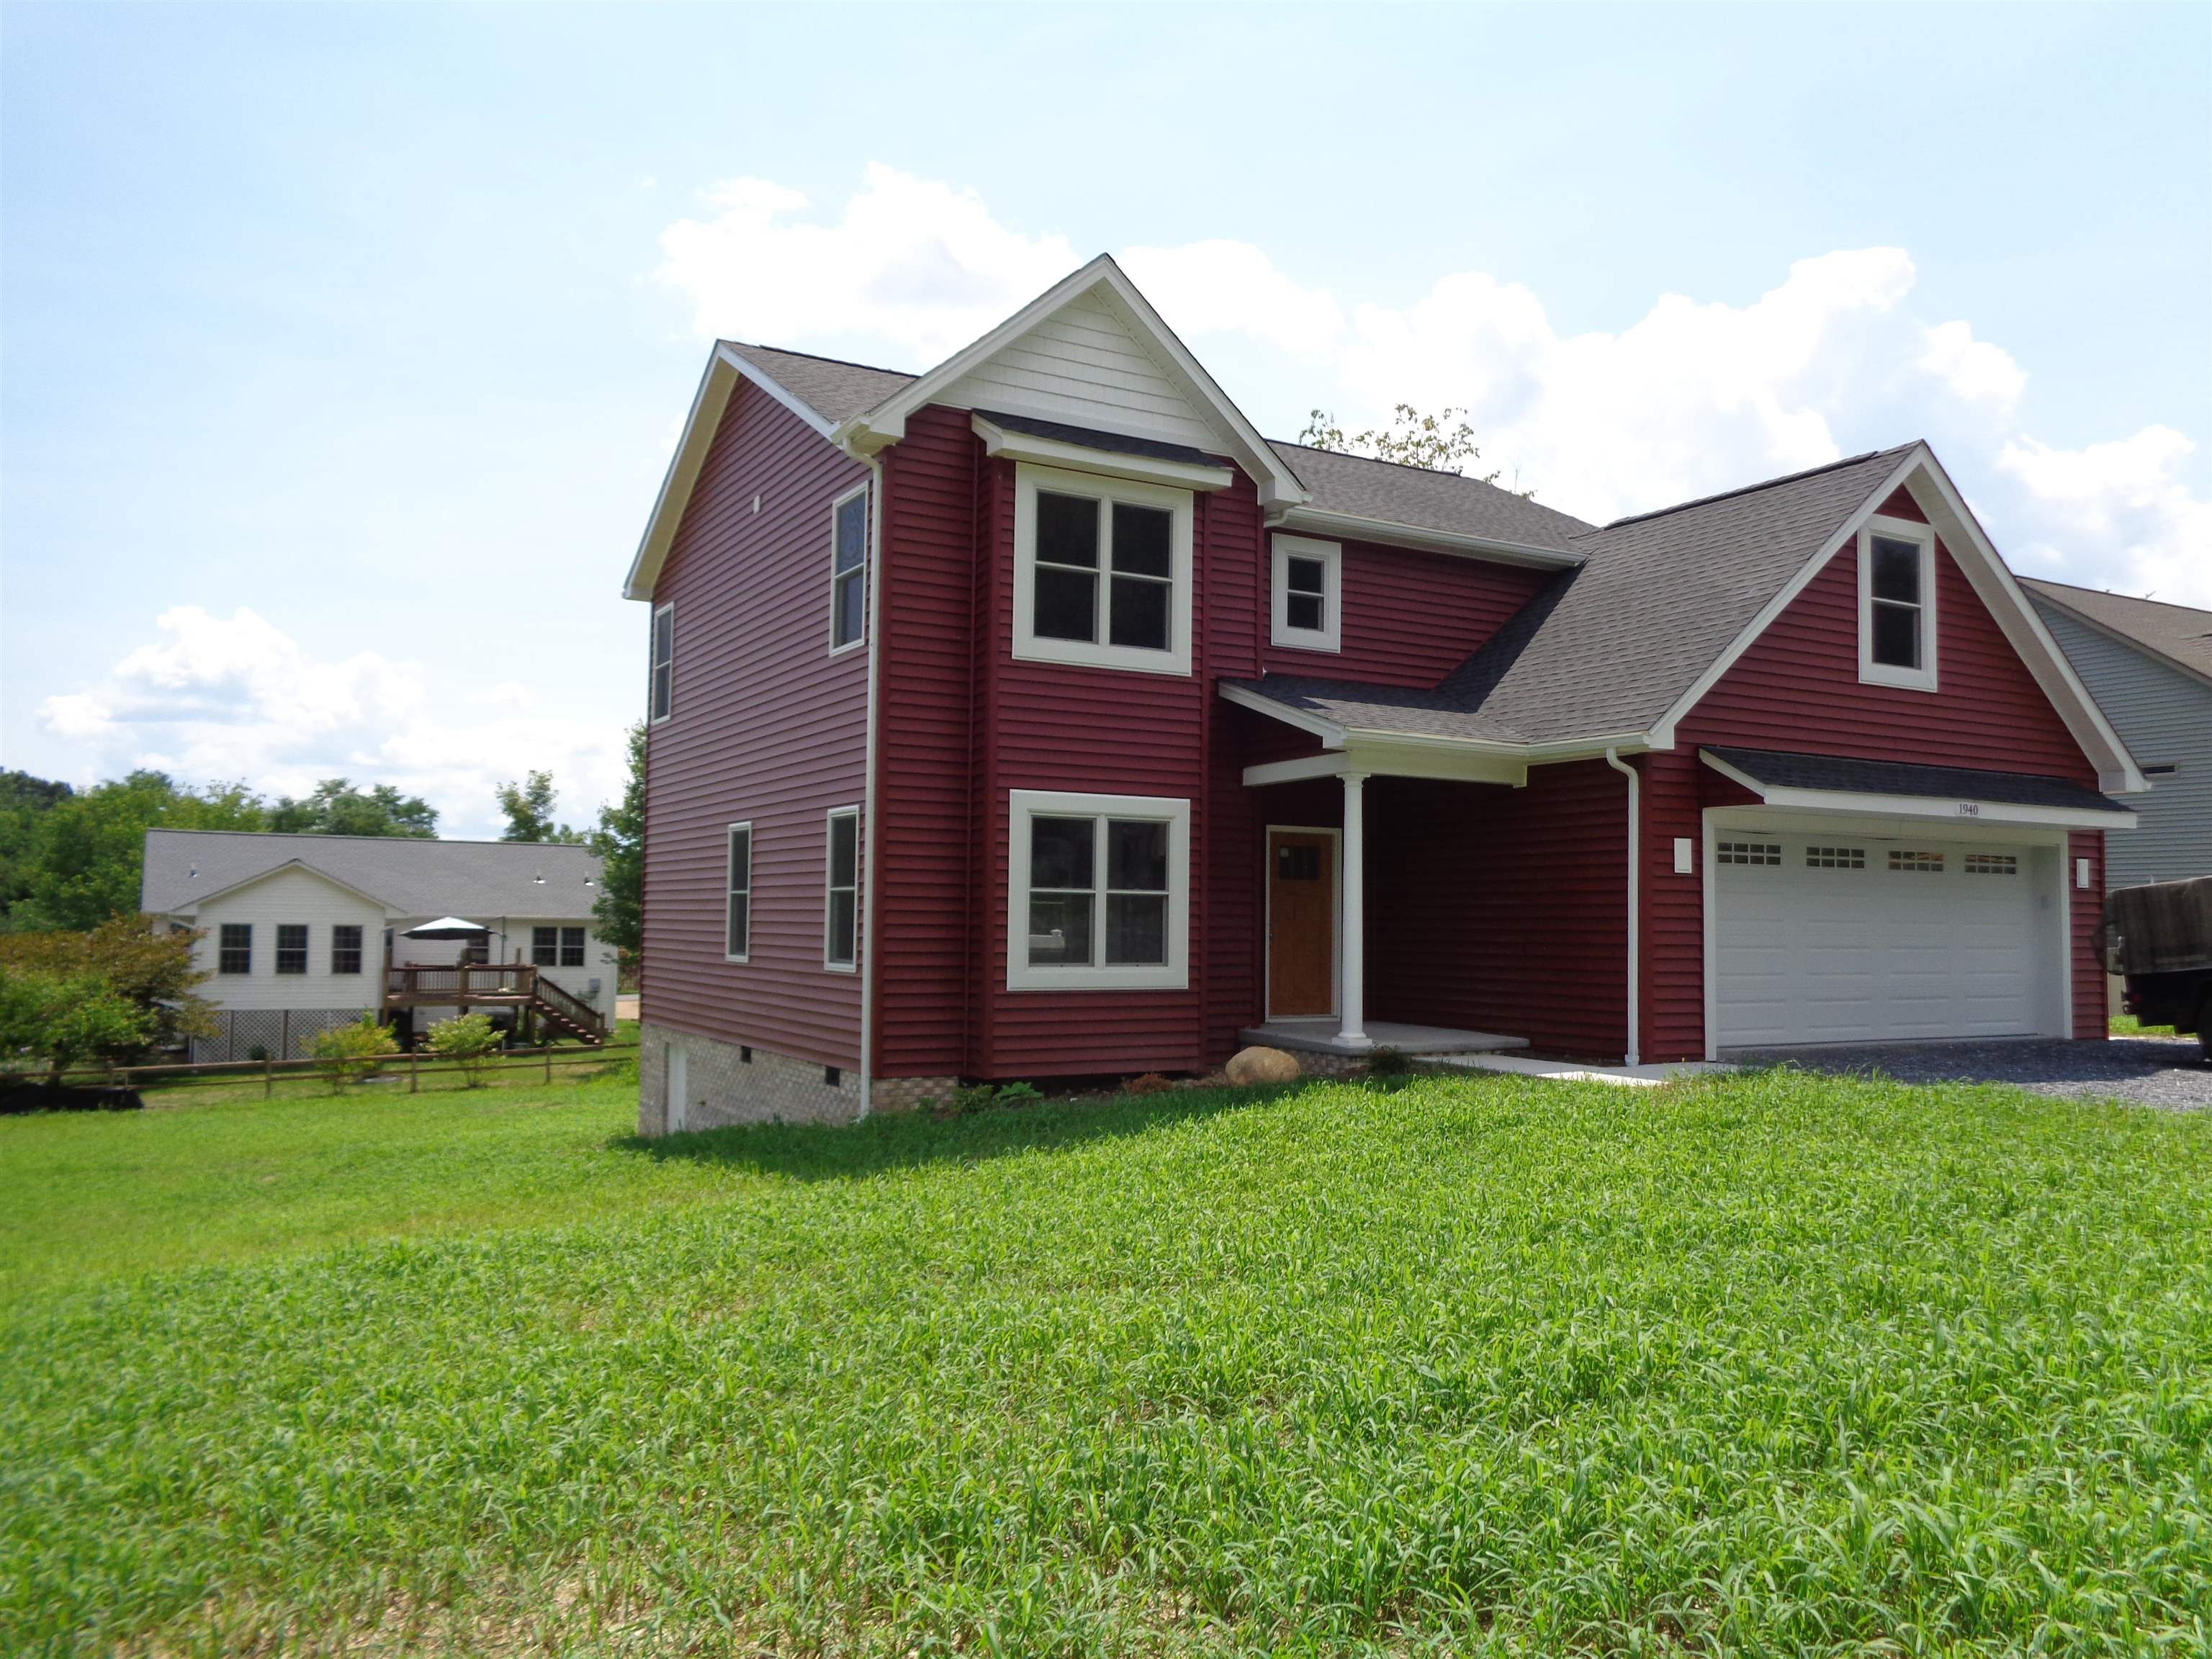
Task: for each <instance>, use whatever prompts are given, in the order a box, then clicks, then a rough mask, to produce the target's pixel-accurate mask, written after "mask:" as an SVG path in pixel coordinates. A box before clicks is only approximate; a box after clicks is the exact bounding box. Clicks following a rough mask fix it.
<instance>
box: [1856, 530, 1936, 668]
mask: <svg viewBox="0 0 2212 1659" xmlns="http://www.w3.org/2000/svg"><path fill="white" fill-rule="evenodd" d="M1859 678H1860V679H1861V680H1862V681H1863V682H1864V683H1866V684H1869V685H1896V686H1903V687H1905V688H1906V689H1908V690H1915V691H1933V690H1935V689H1936V532H1934V531H1933V530H1931V529H1929V527H1928V526H1926V525H1924V524H1916V523H1913V522H1912V521H1911V520H1905V519H1875V520H1869V522H1868V524H1867V526H1866V528H1865V529H1863V530H1862V531H1861V532H1859Z"/></svg>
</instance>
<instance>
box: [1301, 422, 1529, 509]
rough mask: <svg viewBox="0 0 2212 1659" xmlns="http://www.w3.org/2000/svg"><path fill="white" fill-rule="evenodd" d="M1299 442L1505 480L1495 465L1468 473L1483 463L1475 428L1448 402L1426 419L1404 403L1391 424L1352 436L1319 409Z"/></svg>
mask: <svg viewBox="0 0 2212 1659" xmlns="http://www.w3.org/2000/svg"><path fill="white" fill-rule="evenodd" d="M1298 441H1299V442H1300V443H1302V444H1304V445H1306V446H1307V447H1309V448H1312V449H1330V450H1334V451H1335V452H1337V453H1339V454H1342V455H1371V456H1373V457H1374V458H1375V459H1376V460H1378V461H1395V462H1396V463H1397V464H1398V465H1400V466H1418V467H1421V468H1423V469H1425V470H1426V471H1431V472H1457V473H1461V474H1462V475H1466V476H1471V477H1474V478H1475V479H1476V480H1477V481H1478V482H1479V483H1487V484H1494V483H1497V482H1498V479H1499V478H1500V477H1503V476H1504V475H1503V474H1502V473H1501V472H1500V471H1498V469H1497V468H1495V467H1492V469H1491V470H1490V471H1487V472H1480V473H1474V474H1468V466H1469V465H1472V464H1473V463H1474V462H1476V461H1479V460H1480V459H1482V451H1481V450H1480V449H1479V448H1477V447H1476V446H1475V441H1474V428H1473V427H1471V426H1469V425H1468V423H1467V411H1466V410H1464V409H1455V408H1453V407H1451V406H1450V405H1449V404H1447V405H1446V406H1445V407H1444V408H1443V409H1441V410H1437V413H1435V414H1433V415H1424V414H1423V413H1422V412H1421V411H1420V410H1418V409H1415V408H1414V407H1413V404H1398V405H1397V406H1396V407H1395V409H1394V410H1392V413H1391V416H1390V424H1389V426H1387V427H1370V428H1368V429H1367V430H1366V431H1364V432H1354V433H1352V434H1349V435H1347V434H1346V432H1345V430H1344V428H1342V427H1340V426H1339V425H1337V423H1336V416H1334V415H1332V414H1330V413H1329V412H1328V410H1322V409H1316V410H1313V411H1311V413H1310V415H1309V416H1308V417H1307V420H1306V429H1305V430H1304V432H1301V433H1300V434H1298ZM1514 493H1515V494H1516V495H1534V494H1535V493H1536V492H1535V491H1534V490H1533V489H1517V490H1516V491H1515V492H1514Z"/></svg>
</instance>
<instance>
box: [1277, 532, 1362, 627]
mask: <svg viewBox="0 0 2212 1659" xmlns="http://www.w3.org/2000/svg"><path fill="white" fill-rule="evenodd" d="M1343 568H1344V550H1343V548H1342V547H1341V546H1340V544H1337V543H1335V542H1321V541H1315V540H1313V539H1311V538H1309V537H1304V536H1277V537H1276V538H1274V561H1273V572H1274V601H1273V628H1272V629H1270V632H1269V639H1270V641H1271V642H1272V643H1273V644H1275V645H1278V646H1286V647H1290V648H1291V649H1293V650H1297V651H1336V650H1339V649H1340V648H1341V647H1342V643H1343V629H1342V627H1341V623H1340V616H1339V612H1340V609H1341V605H1342V588H1343V579H1342V573H1343Z"/></svg>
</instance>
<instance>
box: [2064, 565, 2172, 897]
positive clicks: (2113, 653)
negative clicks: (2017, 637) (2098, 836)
mask: <svg viewBox="0 0 2212 1659" xmlns="http://www.w3.org/2000/svg"><path fill="white" fill-rule="evenodd" d="M2036 609H2037V610H2039V611H2041V612H2042V613H2043V620H2044V621H2045V623H2048V624H2049V625H2050V628H2051V634H2052V635H2054V636H2055V637H2056V638H2057V641H2058V643H2059V645H2060V647H2062V648H2063V650H2064V651H2065V653H2066V655H2067V657H2068V658H2069V659H2070V660H2071V661H2072V663H2073V665H2074V669H2075V672H2076V673H2078V674H2080V675H2081V682H2082V684H2085V685H2087V687H2088V688H2089V695H2090V696H2093V697H2094V698H2095V699H2096V700H2097V703H2098V706H2099V707H2100V708H2102V709H2103V710H2104V711H2105V717H2106V719H2107V720H2111V721H2112V726H2113V729H2114V730H2115V731H2117V732H2118V733H2119V734H2120V741H2121V742H2123V743H2124V744H2127V746H2128V750H2129V752H2130V753H2131V754H2133V755H2134V756H2135V757H2136V763H2137V764H2138V765H2140V766H2143V767H2146V768H2148V767H2154V766H2174V767H2178V768H2179V770H2177V771H2175V772H2173V773H2172V774H2170V775H2166V776H2163V777H2155V776H2154V777H2149V778H2147V779H2146V780H2145V781H2146V782H2148V784H2149V785H2150V787H2151V792H2150V793H2149V794H2148V795H2136V796H2131V797H2130V798H2129V799H2128V801H2127V805H2130V806H2132V807H2133V808H2134V809H2135V810H2136V811H2137V812H2139V813H2141V814H2142V822H2141V823H2139V824H2138V825H2137V826H2136V828H2135V829H2132V830H2121V831H2119V832H2118V833H2116V834H2113V835H2111V836H2106V838H2105V884H2106V887H2108V888H2112V887H2139V886H2141V885H2142V884H2143V883H2145V882H2150V881H2180V880H2183V879H2185V878H2188V877H2191V876H2204V875H2212V685H2207V684H2204V683H2203V681H2202V680H2199V679H2197V678H2193V677H2191V675H2188V674H2185V673H2184V672H2183V671H2181V670H2179V669H2178V668H2173V667H2170V666H2168V665H2166V664H2165V663H2163V662H2161V661H2160V660H2159V659H2156V658H2155V657H2152V656H2149V655H2148V654H2146V653H2143V652H2142V651H2138V650H2136V648H2135V647H2132V646H2129V645H2124V644H2122V643H2121V642H2120V641H2118V640H2116V639H2114V638H2112V636H2111V635H2108V634H2105V633H2100V631H2099V630H2097V629H2093V628H2091V627H2089V626H2087V624H2085V623H2081V622H2078V621H2076V620H2075V618H2074V617H2073V616H2072V615H2071V614H2070V613H2069V612H2067V611H2063V610H2060V609H2059V608H2058V607H2057V606H2055V605H2046V604H2044V603H2042V602H2041V601H2038V602H2037V605H2036Z"/></svg>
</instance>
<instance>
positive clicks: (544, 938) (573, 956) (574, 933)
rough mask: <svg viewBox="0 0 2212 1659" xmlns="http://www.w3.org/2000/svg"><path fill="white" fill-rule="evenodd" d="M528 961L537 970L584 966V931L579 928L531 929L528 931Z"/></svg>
mask: <svg viewBox="0 0 2212 1659" xmlns="http://www.w3.org/2000/svg"><path fill="white" fill-rule="evenodd" d="M530 960H531V963H532V965H534V966H536V967H539V968H580V967H582V966H583V965H584V930H583V929H582V928H580V927H533V928H532V929H531V930H530Z"/></svg>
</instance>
